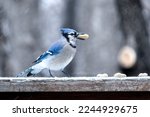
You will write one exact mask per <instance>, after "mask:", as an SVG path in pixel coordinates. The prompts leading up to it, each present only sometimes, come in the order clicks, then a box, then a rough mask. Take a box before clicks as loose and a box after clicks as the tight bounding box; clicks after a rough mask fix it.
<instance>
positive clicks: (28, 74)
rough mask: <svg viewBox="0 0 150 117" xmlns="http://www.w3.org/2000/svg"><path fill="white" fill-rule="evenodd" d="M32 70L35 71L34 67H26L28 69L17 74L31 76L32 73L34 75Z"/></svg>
mask: <svg viewBox="0 0 150 117" xmlns="http://www.w3.org/2000/svg"><path fill="white" fill-rule="evenodd" d="M32 71H33V69H32V67H29V68H28V69H26V70H24V71H22V72H21V73H19V74H18V75H17V77H29V76H32V75H34V74H32Z"/></svg>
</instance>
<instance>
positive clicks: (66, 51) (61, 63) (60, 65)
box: [43, 44, 76, 71]
mask: <svg viewBox="0 0 150 117" xmlns="http://www.w3.org/2000/svg"><path fill="white" fill-rule="evenodd" d="M75 53H76V49H75V48H72V47H71V46H70V45H69V44H67V45H66V46H65V47H64V48H63V50H62V51H61V53H59V54H57V55H54V56H51V57H49V58H47V59H46V60H44V61H43V63H44V64H45V65H47V68H48V69H50V70H54V71H58V70H63V69H64V68H65V67H66V66H67V65H68V64H69V63H70V62H71V61H72V59H73V58H74V56H75Z"/></svg>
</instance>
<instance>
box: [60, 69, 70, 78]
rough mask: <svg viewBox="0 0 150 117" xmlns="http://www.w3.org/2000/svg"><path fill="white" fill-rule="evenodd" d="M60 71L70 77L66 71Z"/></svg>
mask: <svg viewBox="0 0 150 117" xmlns="http://www.w3.org/2000/svg"><path fill="white" fill-rule="evenodd" d="M62 73H64V74H65V75H66V76H67V77H70V74H69V73H67V72H66V71H64V70H62Z"/></svg>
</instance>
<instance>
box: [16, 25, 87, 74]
mask: <svg viewBox="0 0 150 117" xmlns="http://www.w3.org/2000/svg"><path fill="white" fill-rule="evenodd" d="M60 32H61V38H60V39H58V40H57V41H56V42H54V43H53V44H52V45H51V46H50V48H49V49H48V50H47V51H45V52H44V53H43V54H42V55H40V56H39V57H38V58H37V59H36V60H35V61H34V62H33V65H32V66H31V67H29V68H27V69H25V70H24V71H22V72H21V73H19V74H18V75H17V77H29V76H35V75H36V74H38V73H40V72H41V71H42V70H43V69H48V70H49V74H50V76H51V77H54V76H53V75H52V73H51V71H61V72H63V73H64V74H66V75H67V73H66V72H65V71H64V68H65V67H66V66H67V65H68V64H69V63H70V62H71V61H72V60H73V58H74V56H75V54H76V46H77V44H76V41H77V39H78V40H86V39H88V38H89V35H88V34H86V33H79V32H77V31H76V30H74V29H71V28H61V29H60Z"/></svg>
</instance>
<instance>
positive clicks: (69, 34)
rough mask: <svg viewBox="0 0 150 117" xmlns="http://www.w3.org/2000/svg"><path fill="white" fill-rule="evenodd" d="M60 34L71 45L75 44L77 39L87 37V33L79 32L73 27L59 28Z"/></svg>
mask: <svg viewBox="0 0 150 117" xmlns="http://www.w3.org/2000/svg"><path fill="white" fill-rule="evenodd" d="M61 34H62V35H63V37H65V39H66V40H67V41H68V42H69V43H70V44H72V45H74V44H75V42H76V40H77V39H80V40H86V39H88V38H89V35H88V34H85V33H79V32H77V31H76V30H73V29H70V28H61Z"/></svg>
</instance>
